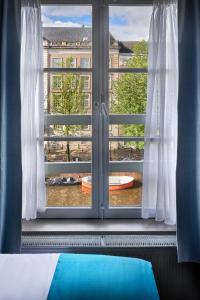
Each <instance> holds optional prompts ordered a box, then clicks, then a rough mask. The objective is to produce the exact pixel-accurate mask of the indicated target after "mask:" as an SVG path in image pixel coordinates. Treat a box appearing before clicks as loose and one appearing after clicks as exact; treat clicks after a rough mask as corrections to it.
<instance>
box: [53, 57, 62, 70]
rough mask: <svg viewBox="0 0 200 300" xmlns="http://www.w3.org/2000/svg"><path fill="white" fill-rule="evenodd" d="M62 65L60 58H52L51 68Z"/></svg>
mask: <svg viewBox="0 0 200 300" xmlns="http://www.w3.org/2000/svg"><path fill="white" fill-rule="evenodd" d="M61 67H62V58H55V57H53V58H52V68H61Z"/></svg>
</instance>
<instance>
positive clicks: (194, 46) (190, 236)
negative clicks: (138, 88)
mask: <svg viewBox="0 0 200 300" xmlns="http://www.w3.org/2000/svg"><path fill="white" fill-rule="evenodd" d="M178 14H179V71H180V74H179V80H180V82H179V104H178V119H179V121H178V162H177V241H178V260H179V262H184V261H185V262H187V261H194V262H195V261H196V262H200V1H199V0H179V6H178Z"/></svg>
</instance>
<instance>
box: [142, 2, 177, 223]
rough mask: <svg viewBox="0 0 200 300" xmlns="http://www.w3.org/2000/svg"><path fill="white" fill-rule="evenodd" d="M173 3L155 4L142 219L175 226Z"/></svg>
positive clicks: (146, 124) (149, 74)
mask: <svg viewBox="0 0 200 300" xmlns="http://www.w3.org/2000/svg"><path fill="white" fill-rule="evenodd" d="M177 31H178V28H177V2H176V1H175V0H174V1H169V0H162V1H155V2H154V5H153V13H152V17H151V25H150V35H149V57H148V101H147V112H146V122H145V147H144V165H143V191H142V217H143V218H155V219H156V220H157V221H164V222H165V223H166V224H169V225H174V224H176V161H177V101H178V32H177Z"/></svg>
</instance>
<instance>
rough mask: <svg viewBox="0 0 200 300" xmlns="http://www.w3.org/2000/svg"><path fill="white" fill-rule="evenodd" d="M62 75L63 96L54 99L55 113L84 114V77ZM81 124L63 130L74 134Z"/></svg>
mask: <svg viewBox="0 0 200 300" xmlns="http://www.w3.org/2000/svg"><path fill="white" fill-rule="evenodd" d="M66 66H67V67H70V66H72V58H71V57H70V58H69V59H67V63H66ZM61 76H62V89H61V97H60V99H59V100H57V101H54V103H53V110H54V113H58V114H63V115H71V114H83V113H85V112H86V110H85V109H84V93H83V86H84V82H83V78H82V77H81V76H80V75H79V74H73V73H69V74H65V75H63V74H62V75H61ZM81 128H82V127H81V126H80V125H64V126H62V130H63V132H64V134H65V135H67V136H69V135H74V133H75V132H77V131H78V130H80V129H81ZM66 152H67V159H68V161H70V160H71V153H70V144H69V141H67V149H66Z"/></svg>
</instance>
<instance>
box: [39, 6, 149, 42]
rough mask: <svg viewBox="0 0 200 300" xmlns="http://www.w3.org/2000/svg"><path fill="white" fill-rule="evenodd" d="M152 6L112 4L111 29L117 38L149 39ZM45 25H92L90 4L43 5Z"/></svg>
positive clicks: (124, 39) (110, 13) (130, 39)
mask: <svg viewBox="0 0 200 300" xmlns="http://www.w3.org/2000/svg"><path fill="white" fill-rule="evenodd" d="M151 12H152V8H151V7H127V6H120V7H119V6H111V7H110V9H109V27H110V28H109V30H110V32H111V33H112V35H113V36H114V38H115V39H116V40H120V41H140V40H148V34H149V25H150V18H151ZM42 22H43V26H56V27H81V26H83V25H84V26H88V27H91V26H92V9H91V7H90V6H42Z"/></svg>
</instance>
